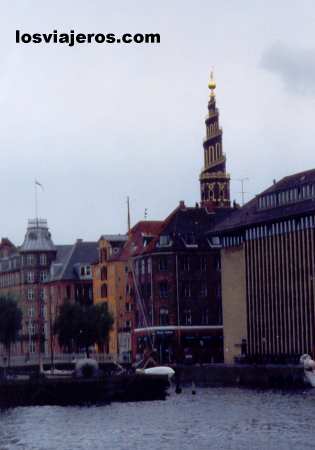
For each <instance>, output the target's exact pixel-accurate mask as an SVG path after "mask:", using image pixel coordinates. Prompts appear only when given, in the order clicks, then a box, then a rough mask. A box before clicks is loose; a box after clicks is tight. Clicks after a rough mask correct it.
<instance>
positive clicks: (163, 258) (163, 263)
mask: <svg viewBox="0 0 315 450" xmlns="http://www.w3.org/2000/svg"><path fill="white" fill-rule="evenodd" d="M167 265H168V264H167V258H166V256H161V258H160V259H159V270H160V271H161V272H162V271H165V270H167Z"/></svg>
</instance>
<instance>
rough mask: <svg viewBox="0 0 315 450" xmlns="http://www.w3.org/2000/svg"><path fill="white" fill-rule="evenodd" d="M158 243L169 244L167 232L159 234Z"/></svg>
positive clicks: (164, 245)
mask: <svg viewBox="0 0 315 450" xmlns="http://www.w3.org/2000/svg"><path fill="white" fill-rule="evenodd" d="M159 244H160V246H161V247H167V246H169V245H170V244H171V239H170V236H169V235H168V234H162V235H161V236H160V241H159Z"/></svg>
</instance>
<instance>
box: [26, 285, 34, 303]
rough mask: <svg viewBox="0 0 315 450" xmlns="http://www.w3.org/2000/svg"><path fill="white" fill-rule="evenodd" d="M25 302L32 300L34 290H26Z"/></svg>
mask: <svg viewBox="0 0 315 450" xmlns="http://www.w3.org/2000/svg"><path fill="white" fill-rule="evenodd" d="M27 300H34V289H33V288H28V289H27Z"/></svg>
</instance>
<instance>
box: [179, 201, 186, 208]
mask: <svg viewBox="0 0 315 450" xmlns="http://www.w3.org/2000/svg"><path fill="white" fill-rule="evenodd" d="M179 208H180V209H186V205H185V202H184V200H180V202H179Z"/></svg>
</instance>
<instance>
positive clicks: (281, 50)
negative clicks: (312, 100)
mask: <svg viewBox="0 0 315 450" xmlns="http://www.w3.org/2000/svg"><path fill="white" fill-rule="evenodd" d="M261 66H262V67H263V68H264V69H267V70H269V71H270V72H273V73H275V74H276V75H278V76H279V77H280V78H281V80H282V81H283V83H284V85H285V87H286V89H287V90H288V91H290V92H291V93H292V94H298V95H305V96H315V48H304V49H303V48H294V47H289V46H287V45H285V44H283V43H275V44H273V45H272V46H270V47H269V48H268V49H267V50H266V51H265V52H264V53H263V55H262V59H261Z"/></svg>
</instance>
